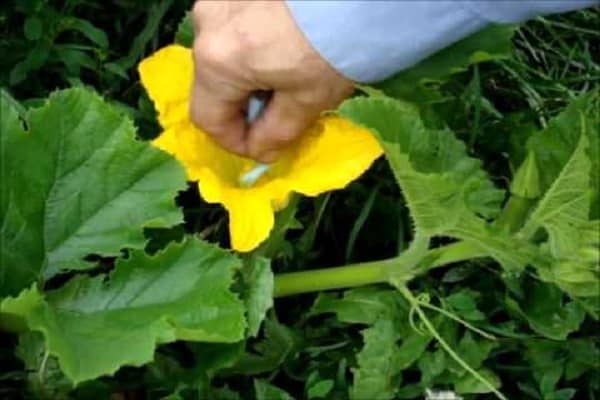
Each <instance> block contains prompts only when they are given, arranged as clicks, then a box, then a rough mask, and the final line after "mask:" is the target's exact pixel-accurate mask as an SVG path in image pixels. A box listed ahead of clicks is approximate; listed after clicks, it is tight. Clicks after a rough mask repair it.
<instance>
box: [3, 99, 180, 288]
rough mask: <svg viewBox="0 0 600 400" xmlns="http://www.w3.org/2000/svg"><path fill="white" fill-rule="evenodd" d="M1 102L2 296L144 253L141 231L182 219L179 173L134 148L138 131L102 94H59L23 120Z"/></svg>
mask: <svg viewBox="0 0 600 400" xmlns="http://www.w3.org/2000/svg"><path fill="white" fill-rule="evenodd" d="M0 96H1V98H0V100H1V104H0V107H1V109H0V128H1V129H0V135H1V136H0V159H1V160H2V168H1V170H0V178H1V181H2V184H3V186H4V190H2V191H0V226H2V232H1V234H2V240H1V241H0V260H1V263H0V264H1V266H0V295H3V294H4V295H5V294H16V293H18V292H19V291H20V290H21V289H23V288H24V287H26V286H28V285H29V284H30V283H31V282H33V281H35V280H38V279H40V277H42V276H43V277H44V278H46V279H47V278H49V277H51V276H53V275H55V274H57V273H58V272H60V271H61V270H64V269H81V268H88V267H89V266H90V265H91V264H88V263H86V262H84V261H83V258H84V257H85V256H87V255H89V254H98V255H102V256H118V255H119V254H120V251H121V249H123V248H142V247H143V246H144V244H145V241H146V239H145V238H144V235H143V228H144V227H165V226H171V225H174V224H176V223H178V222H180V221H181V219H182V216H181V213H180V212H179V210H178V209H177V207H176V205H175V202H174V197H175V195H176V194H177V192H178V190H181V189H184V188H185V185H186V184H185V174H184V171H183V170H182V168H181V166H180V165H179V163H177V161H175V160H174V159H173V158H171V157H170V156H168V155H167V154H165V153H163V152H162V151H160V150H158V149H155V148H153V147H152V146H151V145H150V144H148V143H144V142H140V141H138V140H136V138H135V128H134V126H133V123H132V122H131V121H130V120H129V119H128V118H127V117H125V116H124V115H122V114H121V113H119V112H117V111H116V110H115V109H114V108H113V107H111V106H109V105H107V104H106V103H104V102H103V101H102V99H101V98H100V97H99V96H98V95H96V94H94V93H92V92H90V91H87V90H84V89H70V90H65V91H61V92H56V93H54V94H53V95H52V96H50V98H49V100H48V101H47V103H46V104H44V106H42V107H40V108H37V109H33V110H30V111H28V112H27V113H26V114H25V115H21V116H20V115H19V114H18V110H17V109H16V108H15V107H14V105H13V101H12V100H11V99H10V97H9V96H8V94H6V93H4V92H2V94H0ZM21 118H22V119H21Z"/></svg>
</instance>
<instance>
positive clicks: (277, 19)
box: [190, 0, 353, 162]
mask: <svg viewBox="0 0 600 400" xmlns="http://www.w3.org/2000/svg"><path fill="white" fill-rule="evenodd" d="M193 20H194V29H195V31H196V39H195V42H194V61H195V80H194V87H193V92H192V101H191V104H190V112H191V117H192V120H193V121H194V123H196V124H197V125H198V126H199V127H201V128H202V129H203V130H205V131H206V132H207V133H209V134H210V135H211V136H212V137H213V139H214V140H215V141H216V142H217V143H219V144H220V145H221V146H222V147H224V148H226V149H227V150H229V151H232V152H235V153H237V154H240V155H242V156H245V157H250V158H253V159H255V160H258V161H261V162H273V161H275V159H276V158H277V156H278V154H279V152H280V151H281V150H282V149H283V148H284V147H286V146H288V145H290V144H291V143H292V142H293V141H294V140H295V139H296V138H297V137H298V136H299V135H301V134H302V133H303V132H304V131H305V130H306V128H308V127H309V126H310V125H311V124H312V123H313V122H314V121H315V119H317V118H318V116H319V114H320V113H321V112H322V111H324V110H328V109H333V108H335V107H337V106H338V105H339V103H340V102H341V101H342V100H343V99H344V98H346V97H348V96H349V95H350V94H351V93H352V90H353V83H352V81H350V80H348V79H346V78H345V77H343V76H342V75H341V74H340V73H338V72H337V71H336V70H335V69H333V68H332V67H331V66H330V65H329V64H328V63H327V62H326V61H325V60H324V59H322V58H321V56H320V55H319V54H318V53H317V52H316V51H315V50H314V49H313V48H312V47H311V46H310V44H309V43H308V41H307V40H306V38H305V37H304V36H303V34H302V32H301V31H300V30H299V28H298V27H297V26H296V24H295V22H294V20H293V18H292V16H291V14H290V12H289V10H288V8H287V6H286V5H285V3H284V2H283V1H281V0H266V1H256V0H255V1H248V0H241V1H232V0H230V1H223V0H199V1H196V3H195V5H194V9H193ZM257 90H268V91H273V96H272V98H271V100H270V102H269V104H268V106H267V108H266V109H265V111H264V112H263V114H262V115H261V116H260V117H259V118H258V119H257V120H256V121H255V122H254V123H253V124H252V125H251V126H248V125H247V123H246V121H245V110H246V107H247V102H248V98H249V96H250V94H251V93H252V92H254V91H257Z"/></svg>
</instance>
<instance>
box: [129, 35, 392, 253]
mask: <svg viewBox="0 0 600 400" xmlns="http://www.w3.org/2000/svg"><path fill="white" fill-rule="evenodd" d="M193 71H194V68H193V59H192V52H191V50H190V49H187V48H185V47H182V46H178V45H171V46H167V47H165V48H163V49H161V50H159V51H157V52H156V53H154V54H153V55H151V56H150V57H148V58H146V59H145V60H143V61H142V62H141V63H140V65H139V73H140V77H141V81H142V84H143V86H144V88H145V89H146V90H147V92H148V95H149V96H150V98H151V99H152V101H153V102H154V106H155V108H156V110H157V111H158V120H159V123H160V125H161V126H162V128H163V132H162V133H161V134H160V136H159V137H158V138H157V139H155V140H154V141H153V142H152V144H153V145H154V146H156V147H158V148H159V149H162V150H163V151H165V152H167V153H169V154H171V155H173V156H174V157H175V158H176V159H177V160H179V162H181V164H183V166H184V168H185V170H186V173H187V176H188V179H189V180H190V181H196V182H198V189H199V191H200V195H201V196H202V197H203V198H204V199H205V200H206V201H207V202H209V203H220V204H222V205H223V206H224V207H225V209H226V210H227V212H228V213H229V233H230V238H231V245H232V247H233V248H234V249H235V250H238V251H242V252H246V251H250V250H252V249H254V248H256V247H257V246H258V245H260V243H262V242H263V241H264V240H265V239H266V238H267V237H268V236H269V233H270V231H271V229H272V228H273V223H274V213H275V211H277V210H280V209H282V208H284V207H285V206H286V204H287V202H288V199H289V196H290V195H291V194H292V192H296V193H301V194H304V195H307V196H316V195H318V194H321V193H323V192H326V191H329V190H334V189H341V188H343V187H345V186H346V185H347V184H348V183H350V182H351V181H352V180H354V179H356V178H358V177H359V176H360V175H361V174H362V173H363V172H364V171H365V170H366V169H367V168H369V166H370V165H371V164H372V162H373V161H374V160H375V159H376V158H378V157H379V156H380V155H381V154H382V148H381V146H380V145H379V143H378V142H377V140H376V139H375V138H374V137H373V135H372V134H371V133H370V132H369V131H368V130H366V129H364V128H362V127H360V126H358V125H356V124H353V123H352V122H350V121H349V120H346V119H343V118H340V117H337V116H331V115H330V116H323V117H321V118H320V119H319V120H318V121H317V122H315V124H314V125H313V126H312V127H311V128H310V129H308V131H307V132H305V134H304V135H302V137H301V138H300V139H299V140H298V141H297V142H296V143H295V144H294V145H293V146H291V147H290V148H289V149H287V150H285V151H284V153H283V154H282V155H281V157H280V159H279V160H278V161H276V162H275V163H273V164H271V166H270V168H269V170H268V171H267V172H266V173H264V174H263V175H262V176H261V177H260V178H259V179H258V181H256V183H254V184H253V185H252V186H250V187H243V186H242V185H240V183H239V182H240V177H241V176H242V175H243V174H245V173H246V172H248V171H250V170H251V169H252V168H253V167H254V166H255V162H254V161H252V160H249V159H246V158H243V157H240V156H237V155H234V154H232V153H229V152H227V151H226V150H224V149H222V148H221V147H219V146H218V145H217V144H216V143H215V142H214V141H213V140H212V139H211V138H210V137H209V135H207V134H206V133H205V132H203V131H202V130H200V129H198V128H197V127H196V126H195V125H194V124H193V123H192V121H191V119H190V115H189V111H188V107H189V100H190V94H191V88H192V82H193V73H194V72H193Z"/></svg>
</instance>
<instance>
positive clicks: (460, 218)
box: [339, 97, 504, 236]
mask: <svg viewBox="0 0 600 400" xmlns="http://www.w3.org/2000/svg"><path fill="white" fill-rule="evenodd" d="M339 112H340V114H341V115H343V116H344V117H347V118H350V119H351V120H353V121H354V122H356V123H358V124H360V125H363V126H365V127H367V128H369V129H370V130H372V131H373V132H374V133H375V134H376V135H377V137H378V138H379V140H380V141H381V143H382V145H383V147H384V149H385V152H386V156H387V159H388V161H389V163H390V166H391V167H392V170H393V172H394V175H395V177H396V180H397V181H398V184H399V185H400V188H401V189H402V192H403V194H404V197H405V198H406V200H407V203H408V206H409V208H410V211H411V215H412V217H413V220H414V223H415V229H416V232H417V234H419V233H421V234H424V235H427V236H435V235H441V234H448V233H450V232H452V230H453V229H455V228H457V227H458V226H459V225H463V224H464V221H465V220H473V219H478V217H479V216H482V217H485V218H492V217H494V216H496V215H497V214H498V213H499V211H500V202H501V201H502V199H503V197H504V194H503V192H502V191H501V190H499V189H496V188H495V187H494V186H493V184H492V183H491V181H490V180H489V179H488V177H487V174H486V173H485V172H484V171H483V170H482V169H481V166H480V162H479V161H478V160H476V159H473V158H470V157H468V156H467V153H466V147H465V145H464V143H462V142H461V141H459V140H458V139H456V138H455V137H454V135H453V134H452V133H451V132H449V131H446V130H434V129H427V128H426V127H425V126H424V124H423V121H422V120H421V118H420V116H419V113H418V110H417V109H415V108H414V107H412V106H411V105H410V104H408V103H403V102H400V101H397V100H393V99H390V98H386V97H371V98H366V97H357V98H353V99H351V100H348V101H346V102H344V103H343V104H342V105H341V106H340V108H339Z"/></svg>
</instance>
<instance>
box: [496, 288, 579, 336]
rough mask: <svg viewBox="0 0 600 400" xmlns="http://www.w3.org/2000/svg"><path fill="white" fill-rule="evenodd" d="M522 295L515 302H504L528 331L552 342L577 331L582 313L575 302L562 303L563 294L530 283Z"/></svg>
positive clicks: (556, 290) (509, 300)
mask: <svg viewBox="0 0 600 400" xmlns="http://www.w3.org/2000/svg"><path fill="white" fill-rule="evenodd" d="M523 290H524V291H525V293H527V294H526V296H524V298H523V299H521V300H520V301H519V302H517V301H514V300H512V299H507V302H508V303H509V306H510V307H511V308H513V309H514V310H515V311H517V312H518V313H519V314H521V316H522V317H524V318H525V319H526V320H527V322H528V323H529V326H530V327H531V329H533V330H534V331H536V332H537V333H539V334H541V335H543V336H545V337H548V338H550V339H554V340H565V339H566V338H567V336H568V335H569V334H570V333H572V332H575V331H577V330H578V329H579V326H580V325H581V323H582V322H583V319H584V318H585V311H584V310H583V309H582V308H581V307H580V306H579V305H578V304H577V303H575V302H572V301H571V302H566V301H564V299H563V297H564V296H563V293H562V292H561V291H560V290H559V289H558V288H557V287H555V286H554V285H553V284H551V283H545V282H539V281H535V280H530V281H527V282H526V286H525V287H524V288H523Z"/></svg>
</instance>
